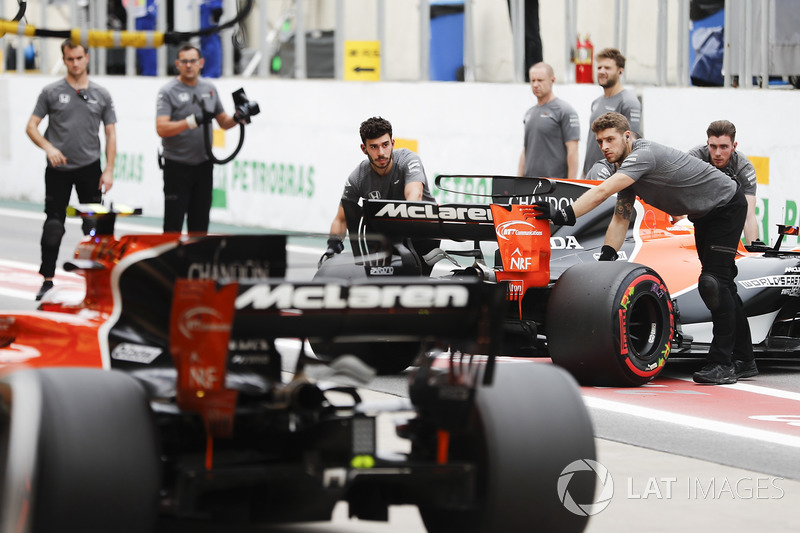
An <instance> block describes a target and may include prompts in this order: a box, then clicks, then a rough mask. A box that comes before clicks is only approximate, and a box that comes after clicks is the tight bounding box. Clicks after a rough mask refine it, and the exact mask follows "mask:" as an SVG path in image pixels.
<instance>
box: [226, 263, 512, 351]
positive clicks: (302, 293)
mask: <svg viewBox="0 0 800 533" xmlns="http://www.w3.org/2000/svg"><path fill="white" fill-rule="evenodd" d="M237 286H238V290H237V293H236V297H235V299H234V300H233V302H232V305H233V307H234V315H233V331H234V334H235V335H236V336H242V337H248V336H262V337H268V338H281V337H295V338H304V339H312V340H315V339H320V340H335V341H369V340H372V339H375V338H376V337H379V338H381V339H387V340H398V341H403V340H417V339H419V340H425V341H436V342H439V343H444V345H451V346H455V347H457V348H458V349H462V350H464V351H469V352H470V353H475V351H476V350H477V351H479V352H480V353H489V352H490V351H491V346H490V345H489V340H490V339H491V338H492V337H494V336H496V332H493V331H491V330H493V328H497V327H498V326H499V324H500V317H501V316H502V312H499V310H500V309H501V307H500V306H501V302H502V299H503V295H504V293H503V291H502V290H501V289H499V288H498V287H497V286H496V285H491V284H485V283H480V282H478V281H477V280H460V281H453V280H431V279H427V278H417V277H412V278H401V277H390V278H380V280H378V279H376V278H371V279H368V280H359V281H347V280H336V279H328V280H325V281H314V282H303V283H296V282H290V281H287V280H284V279H276V280H266V281H259V282H252V283H251V282H247V281H240V282H239V283H238V284H237ZM492 333H494V335H493V334H492Z"/></svg>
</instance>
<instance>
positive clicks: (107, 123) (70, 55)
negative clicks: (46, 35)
mask: <svg viewBox="0 0 800 533" xmlns="http://www.w3.org/2000/svg"><path fill="white" fill-rule="evenodd" d="M61 56H62V60H63V61H64V65H66V67H67V75H66V77H65V78H64V79H63V80H59V81H57V82H54V83H51V84H50V85H48V86H46V87H45V88H44V89H42V93H41V94H40V95H39V99H38V100H37V101H36V107H35V108H34V109H33V114H32V115H31V117H30V118H29V119H28V125H27V126H26V128H25V133H27V134H28V137H30V139H31V140H32V141H33V142H34V144H36V146H38V147H39V148H41V149H42V150H44V151H45V153H46V154H47V169H46V170H45V173H44V187H45V192H44V212H45V221H44V227H43V228H42V240H41V247H42V265H41V267H40V268H39V273H40V274H41V275H42V276H43V277H44V282H43V283H42V287H41V289H39V293H38V294H37V295H36V299H37V300H41V299H42V297H43V296H44V294H45V293H46V292H47V291H49V290H50V289H51V288H52V287H53V276H54V275H55V272H56V261H57V260H58V249H59V247H60V246H61V238H62V237H63V236H64V219H65V218H66V216H67V213H66V210H67V205H68V204H69V197H70V195H71V194H72V187H73V185H74V186H75V192H76V193H77V194H78V201H80V202H81V203H99V202H100V201H101V200H102V198H103V191H106V192H107V191H108V190H109V189H111V186H112V184H113V182H114V159H115V158H116V155H117V134H116V127H115V123H116V122H117V116H116V114H115V112H114V103H113V101H112V100H111V95H110V94H109V92H108V91H107V90H106V89H105V88H104V87H101V86H100V85H98V84H96V83H95V82H93V81H92V82H90V81H89V71H88V67H89V52H88V51H87V50H86V48H84V47H83V45H80V44H76V45H73V44H72V43H71V42H70V41H69V40H66V41H64V42H63V43H61ZM45 116H49V117H50V118H49V121H48V124H47V130H46V131H45V132H44V135H42V134H41V133H40V132H39V124H40V123H41V121H42V119H43V118H44V117H45ZM100 122H102V123H103V124H104V133H105V137H106V150H105V152H106V166H105V169H101V167H100V137H99V135H98V131H99V128H100ZM92 227H93V224H92V222H91V221H90V220H88V219H85V220H84V223H83V233H84V235H87V234H88V233H89V232H90V231H91V229H92Z"/></svg>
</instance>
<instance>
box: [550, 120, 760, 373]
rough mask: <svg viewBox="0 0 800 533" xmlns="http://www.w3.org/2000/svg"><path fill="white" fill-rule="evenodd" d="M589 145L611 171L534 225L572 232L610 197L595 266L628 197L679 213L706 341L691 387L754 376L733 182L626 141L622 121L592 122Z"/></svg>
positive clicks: (616, 243)
mask: <svg viewBox="0 0 800 533" xmlns="http://www.w3.org/2000/svg"><path fill="white" fill-rule="evenodd" d="M592 131H593V132H594V133H595V135H596V138H597V143H598V144H599V145H600V147H601V149H602V152H603V153H604V154H605V156H606V160H608V161H609V162H610V163H614V164H615V165H617V171H616V172H615V173H614V174H613V175H612V176H611V177H610V178H608V179H607V180H605V181H604V182H602V183H601V184H599V185H597V186H596V187H593V188H591V189H589V190H587V191H586V192H585V193H584V194H582V195H581V196H580V197H579V198H578V199H577V200H575V202H574V203H573V204H572V205H570V206H567V207H565V208H563V209H556V208H555V207H554V206H553V205H552V204H550V203H548V202H546V201H542V202H537V204H536V206H537V207H536V209H537V210H538V211H539V212H540V214H539V215H537V218H548V219H551V220H552V221H553V222H554V223H555V224H559V225H564V224H566V225H573V224H575V219H576V218H577V217H579V216H581V215H584V214H586V213H588V212H589V211H591V210H592V209H594V208H595V207H597V206H598V205H600V204H601V203H602V202H603V201H604V200H605V199H606V198H608V197H609V196H611V195H612V194H614V193H616V194H617V205H616V207H615V209H614V215H613V216H612V219H611V223H610V224H609V226H608V230H607V231H606V238H605V244H604V245H603V248H602V251H601V254H600V260H606V261H608V260H614V259H616V251H617V250H619V249H620V247H621V246H622V243H623V241H624V240H625V236H626V234H627V231H628V226H629V225H630V219H631V216H632V213H633V203H634V201H635V199H636V196H637V195H638V196H641V197H642V199H643V200H644V201H646V202H647V203H649V204H651V205H652V206H654V207H657V208H658V209H661V210H662V211H666V212H667V213H669V214H687V215H688V216H689V220H691V221H692V223H693V224H694V237H695V244H696V246H697V255H698V257H699V259H700V265H701V273H700V278H699V279H698V284H697V290H698V292H699V294H700V296H701V298H702V299H703V302H704V303H705V304H706V307H708V309H709V311H711V320H712V322H713V336H714V337H713V339H712V341H711V346H710V347H709V351H708V364H706V366H705V367H703V369H702V370H700V371H698V372H695V374H694V376H693V377H694V380H695V381H696V382H698V383H708V384H730V383H735V382H736V380H737V379H738V378H739V377H751V376H754V375H756V374H757V373H758V372H757V370H756V367H755V362H754V361H753V346H752V344H751V343H752V341H751V338H750V327H749V324H748V322H747V317H746V316H745V313H744V309H743V306H742V301H741V299H740V298H739V296H738V294H737V292H736V284H735V282H734V278H735V276H736V272H737V270H736V265H735V263H734V259H735V257H736V248H737V246H738V244H739V236H740V235H741V233H742V227H743V226H744V219H745V215H746V212H747V201H746V200H745V198H744V193H743V192H742V190H741V187H739V186H738V185H737V183H736V182H735V181H734V180H732V179H730V178H729V177H728V176H726V175H725V174H724V173H722V172H721V171H720V170H718V169H716V168H714V167H713V166H711V165H709V164H708V163H706V162H704V161H700V160H699V159H697V158H695V157H692V156H690V155H688V154H686V153H684V152H681V151H680V150H676V149H674V148H670V147H667V146H664V145H661V144H657V143H654V142H652V141H649V140H645V139H640V140H637V141H634V140H633V139H631V132H630V126H629V125H628V120H627V119H626V118H625V117H624V116H623V115H621V114H619V113H606V114H605V115H602V116H601V117H600V118H598V119H597V120H595V121H594V123H592Z"/></svg>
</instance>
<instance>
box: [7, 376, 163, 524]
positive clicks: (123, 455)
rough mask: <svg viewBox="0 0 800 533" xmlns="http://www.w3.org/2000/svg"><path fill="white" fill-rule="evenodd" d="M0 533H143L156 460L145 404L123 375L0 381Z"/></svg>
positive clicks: (153, 502)
mask: <svg viewBox="0 0 800 533" xmlns="http://www.w3.org/2000/svg"><path fill="white" fill-rule="evenodd" d="M0 398H2V400H1V401H2V403H3V405H2V409H0V412H1V413H2V414H0V428H2V431H1V432H0V439H2V440H1V441H0V442H2V446H0V452H2V456H1V457H0V458H1V459H2V461H1V462H0V464H1V465H2V478H0V479H2V485H0V491H1V493H0V505H2V511H1V512H2V529H1V530H2V531H27V532H32V533H39V532H49V531H80V532H81V533H108V532H110V531H113V532H115V533H119V532H122V533H146V532H147V533H149V532H151V531H153V530H154V529H155V525H156V516H157V510H158V491H159V477H160V476H159V464H160V461H159V453H158V446H157V440H156V435H155V431H154V425H153V422H152V420H151V412H150V407H149V405H148V402H147V398H146V396H145V392H144V389H143V388H142V387H141V385H140V384H139V383H138V382H137V381H136V380H135V379H133V378H131V377H130V376H128V375H127V374H123V373H120V372H110V371H104V370H99V369H86V368H49V369H43V370H22V371H19V372H15V373H12V374H9V375H7V376H5V377H4V378H3V380H2V381H0Z"/></svg>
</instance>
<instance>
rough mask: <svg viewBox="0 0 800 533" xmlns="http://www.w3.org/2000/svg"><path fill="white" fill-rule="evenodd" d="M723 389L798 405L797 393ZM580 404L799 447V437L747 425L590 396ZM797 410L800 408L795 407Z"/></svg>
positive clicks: (754, 387) (744, 387)
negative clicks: (793, 402) (790, 401)
mask: <svg viewBox="0 0 800 533" xmlns="http://www.w3.org/2000/svg"><path fill="white" fill-rule="evenodd" d="M682 379H683V381H692V380H691V379H688V378H682ZM725 387H726V388H729V389H735V390H740V391H742V392H748V393H753V394H763V395H765V396H771V397H774V398H781V399H785V400H793V401H797V402H800V393H796V392H790V391H783V390H779V389H771V388H768V387H761V386H758V385H749V384H745V383H736V384H733V385H725ZM583 401H584V403H585V404H586V406H587V407H591V408H594V409H601V410H603V411H610V412H614V413H619V414H624V415H631V416H637V417H641V418H647V419H651V420H662V421H664V422H669V423H673V424H678V425H681V426H686V427H691V428H695V429H702V430H705V431H713V432H716V433H723V434H725V435H730V436H733V437H741V438H746V439H753V440H758V441H762V442H767V443H771V444H779V445H782V446H789V447H792V448H800V437H795V436H792V435H786V434H783V433H775V432H772V431H765V430H762V429H755V428H752V427H747V426H740V425H737V424H731V423H728V422H719V421H716V420H711V419H708V418H701V417H697V416H691V415H684V414H680V413H673V412H670V411H663V410H660V409H652V408H649V407H639V406H636V405H631V404H629V403H623V402H615V401H613V400H606V399H603V398H596V397H592V396H587V395H584V396H583ZM798 408H800V406H798Z"/></svg>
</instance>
